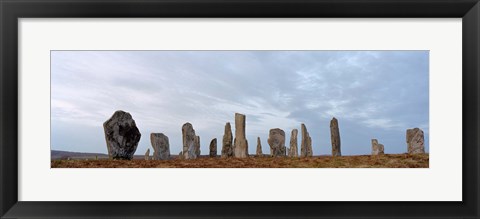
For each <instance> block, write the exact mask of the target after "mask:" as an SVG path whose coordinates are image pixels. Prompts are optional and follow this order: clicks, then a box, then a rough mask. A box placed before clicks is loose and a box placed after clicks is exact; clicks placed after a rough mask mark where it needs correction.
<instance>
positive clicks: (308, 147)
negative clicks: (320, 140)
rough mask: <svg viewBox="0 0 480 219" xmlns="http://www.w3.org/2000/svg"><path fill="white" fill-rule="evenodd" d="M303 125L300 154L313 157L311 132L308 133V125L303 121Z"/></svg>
mask: <svg viewBox="0 0 480 219" xmlns="http://www.w3.org/2000/svg"><path fill="white" fill-rule="evenodd" d="M301 127H302V144H301V151H300V156H301V157H311V156H313V151H312V138H311V137H310V134H308V131H307V127H306V126H305V124H303V123H302V125H301Z"/></svg>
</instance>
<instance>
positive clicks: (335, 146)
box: [330, 117, 342, 157]
mask: <svg viewBox="0 0 480 219" xmlns="http://www.w3.org/2000/svg"><path fill="white" fill-rule="evenodd" d="M330 139H331V141H332V156H334V157H335V156H342V151H341V149H340V147H341V145H340V131H339V129H338V120H337V119H336V118H335V117H333V119H332V120H331V121H330Z"/></svg>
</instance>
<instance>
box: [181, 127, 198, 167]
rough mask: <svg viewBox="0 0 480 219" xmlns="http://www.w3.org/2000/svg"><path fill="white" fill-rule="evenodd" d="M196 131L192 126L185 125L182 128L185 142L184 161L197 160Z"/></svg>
mask: <svg viewBox="0 0 480 219" xmlns="http://www.w3.org/2000/svg"><path fill="white" fill-rule="evenodd" d="M196 138H197V136H196V135H195V130H194V129H193V126H192V124H190V123H188V122H187V123H185V124H183V126H182V141H183V158H184V159H196V158H197V152H196V148H195V139H196Z"/></svg>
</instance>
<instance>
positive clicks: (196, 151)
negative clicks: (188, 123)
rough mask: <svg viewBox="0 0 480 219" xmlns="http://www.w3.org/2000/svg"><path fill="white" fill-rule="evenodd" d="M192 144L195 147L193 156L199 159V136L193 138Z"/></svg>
mask: <svg viewBox="0 0 480 219" xmlns="http://www.w3.org/2000/svg"><path fill="white" fill-rule="evenodd" d="M193 144H194V145H195V155H196V156H197V157H200V153H201V151H200V136H198V135H197V136H195V140H194V143H193Z"/></svg>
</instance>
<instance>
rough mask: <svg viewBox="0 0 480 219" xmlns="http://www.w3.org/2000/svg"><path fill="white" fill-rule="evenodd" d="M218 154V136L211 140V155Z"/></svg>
mask: <svg viewBox="0 0 480 219" xmlns="http://www.w3.org/2000/svg"><path fill="white" fill-rule="evenodd" d="M216 156H217V138H214V139H212V141H210V157H216Z"/></svg>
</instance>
